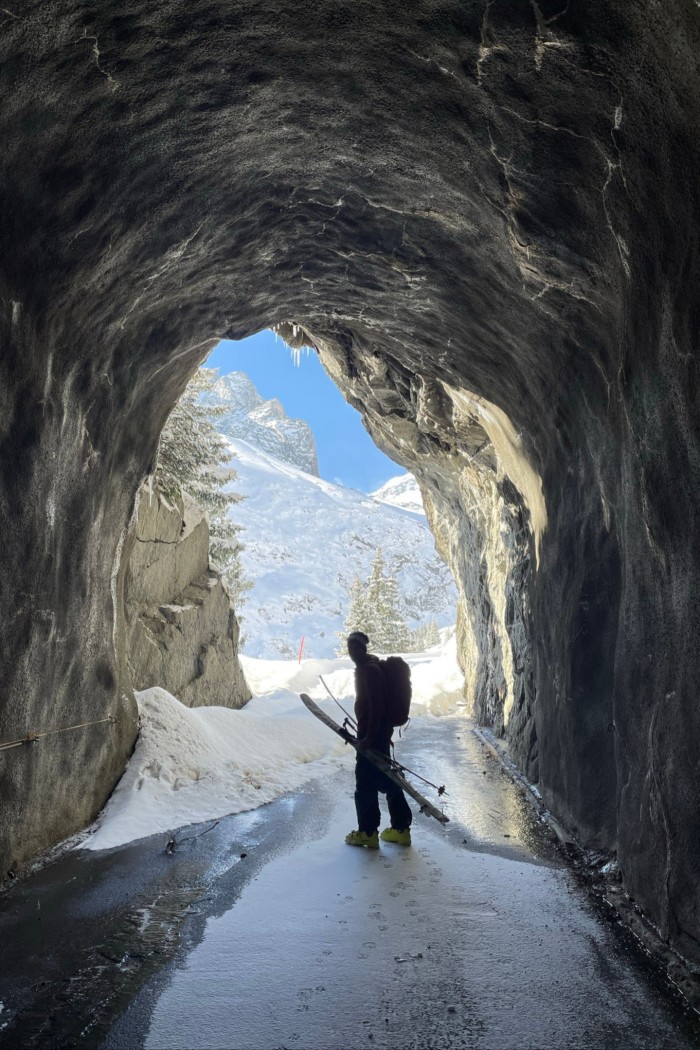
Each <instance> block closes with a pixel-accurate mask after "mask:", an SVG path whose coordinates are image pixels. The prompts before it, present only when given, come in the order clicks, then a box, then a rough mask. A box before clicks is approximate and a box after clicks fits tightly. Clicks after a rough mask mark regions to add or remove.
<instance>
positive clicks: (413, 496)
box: [371, 474, 425, 515]
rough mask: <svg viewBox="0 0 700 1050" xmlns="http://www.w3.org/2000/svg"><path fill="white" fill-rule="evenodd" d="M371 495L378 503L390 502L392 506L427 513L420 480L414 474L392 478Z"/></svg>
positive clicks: (417, 512)
mask: <svg viewBox="0 0 700 1050" xmlns="http://www.w3.org/2000/svg"><path fill="white" fill-rule="evenodd" d="M371 495H372V499H375V500H377V502H378V503H388V504H389V505H390V506H392V507H400V508H401V509H402V510H410V511H412V512H413V513H414V514H423V515H425V510H424V509H423V498H422V496H421V494H420V489H419V488H418V482H417V481H416V479H415V478H414V477H413V475H412V474H400V475H399V476H398V477H396V478H390V479H389V480H388V481H387V482H385V483H384V484H383V485H382V486H381V488H378V489H377V490H376V492H373V493H372V494H371Z"/></svg>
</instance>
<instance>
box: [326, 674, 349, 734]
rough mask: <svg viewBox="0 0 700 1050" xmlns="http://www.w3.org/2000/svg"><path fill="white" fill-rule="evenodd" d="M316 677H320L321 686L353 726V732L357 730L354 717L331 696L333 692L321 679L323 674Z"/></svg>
mask: <svg viewBox="0 0 700 1050" xmlns="http://www.w3.org/2000/svg"><path fill="white" fill-rule="evenodd" d="M318 677H319V678H320V679H321V683H322V685H323V688H324V689H325V690H326V692H327V693H328V695H329V696H330V698H331V700H333V701H334V702H335V703H336V704H338V707H339V708H340V710H341V711H342V712H343V714H344V715H345V717H346V718H347V720H348V722H350V724H351V725H353V726H354V727H355V732H357V722H356V721H355V719H354V718H353V717H352V716H351V715H349V714H348V713H347V711H346V710H345V708H344V707H343V705H342V704H341V703H338V701H337V700H336V699H335V697H334V696H333V693H332V692H331V691H330V689H329V688H328V686H327V685H326V683H325V681H324V679H323V675H319V676H318Z"/></svg>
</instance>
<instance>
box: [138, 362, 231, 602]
mask: <svg viewBox="0 0 700 1050" xmlns="http://www.w3.org/2000/svg"><path fill="white" fill-rule="evenodd" d="M216 378H217V372H216V371H215V370H214V369H211V368H200V369H198V370H197V371H196V372H195V374H194V375H193V377H192V379H191V380H190V382H189V383H188V385H187V387H186V389H185V392H184V393H183V395H182V397H181V398H180V400H179V401H178V403H177V404H176V405H175V407H174V408H173V410H172V412H171V413H170V415H169V416H168V419H167V422H166V424H165V426H164V427H163V431H162V433H161V436H160V445H159V449H158V463H157V468H156V476H157V481H158V484H159V485H160V487H161V488H162V489H163V491H164V492H165V493H166V494H170V495H174V494H175V493H176V492H178V491H180V490H184V491H185V492H187V493H188V495H189V496H191V497H192V499H194V500H195V501H196V502H197V503H198V504H199V505H200V506H201V507H202V509H203V510H204V511H206V513H207V517H208V519H209V550H210V553H211V559H212V562H213V563H214V565H215V566H216V568H217V569H218V570H219V571H220V572H221V574H222V576H223V577H224V580H225V581H226V584H227V587H228V590H229V593H230V595H231V598H232V600H233V601H234V604H235V605H236V606H237V607H238V606H239V605H240V604H241V602H242V600H243V598H244V596H245V594H246V593H247V592H248V591H249V590H250V589H251V587H252V583H251V582H249V581H248V580H246V579H245V578H244V576H243V572H242V569H241V560H240V555H241V551H242V549H243V546H242V544H241V541H240V535H239V534H240V526H238V525H236V523H235V522H234V521H233V520H232V518H231V517H230V515H229V510H230V508H231V507H233V506H234V505H235V504H236V503H238V502H239V501H240V499H241V498H242V497H241V496H239V495H238V493H236V492H234V491H232V489H231V484H232V483H233V482H234V481H235V479H236V471H235V470H234V469H233V468H232V467H230V466H229V465H228V464H229V462H230V460H231V451H230V449H229V446H228V444H227V442H226V440H225V439H224V438H223V437H222V436H221V434H219V433H218V431H217V429H216V425H215V422H216V418H217V416H219V415H221V413H222V411H224V409H223V408H220V407H218V406H214V405H208V404H205V403H204V402H203V401H202V394H204V393H206V392H207V391H209V390H211V388H212V386H213V385H214V383H215V381H216Z"/></svg>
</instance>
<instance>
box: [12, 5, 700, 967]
mask: <svg viewBox="0 0 700 1050" xmlns="http://www.w3.org/2000/svg"><path fill="white" fill-rule="evenodd" d="M0 24H1V26H2V34H1V37H0V75H1V78H2V84H3V104H2V109H1V120H2V142H3V150H2V159H1V161H0V163H1V164H2V180H1V183H0V185H1V190H0V192H1V193H2V202H1V206H0V229H1V241H2V256H1V259H0V331H1V332H2V354H1V355H0V376H1V380H0V392H1V396H2V413H1V414H0V442H1V449H2V450H1V454H0V470H1V477H0V493H1V499H0V514H1V523H2V554H1V555H0V557H1V558H2V568H1V570H0V583H1V587H2V602H1V603H0V606H1V615H2V620H3V624H2V635H1V637H2V657H1V668H2V701H1V704H2V706H1V708H0V742H5V741H13V740H15V739H17V738H22V737H24V736H25V734H26V733H27V732H28V731H30V730H33V731H37V732H38V731H44V730H48V729H54V728H61V727H69V726H74V725H82V726H84V728H83V730H82V731H81V732H79V733H57V734H55V735H54V736H52V737H51V739H50V741H48V740H47V741H44V742H43V743H41V745H39V744H38V743H37V744H36V745H32V746H27V747H23V748H15V749H14V750H7V751H5V752H4V753H3V754H2V756H0V757H1V762H0V797H1V798H2V808H3V820H2V828H1V829H0V843H1V846H0V849H1V853H2V858H3V860H2V877H3V878H5V877H6V876H7V875H8V874H12V873H14V872H17V871H19V870H21V869H22V867H23V866H26V864H27V863H28V862H30V861H31V859H32V858H33V857H35V856H37V855H38V854H39V853H41V852H42V851H44V850H46V849H47V848H49V847H50V846H52V845H53V844H54V843H56V842H58V841H59V840H60V839H63V838H65V837H66V836H68V835H70V834H71V833H73V832H74V831H76V830H77V829H79V828H80V827H82V826H84V825H85V823H86V822H88V821H89V820H90V819H92V817H93V816H94V815H95V813H96V812H97V811H98V810H99V808H100V807H101V805H102V804H103V803H104V800H105V798H106V797H107V796H108V794H109V792H110V791H111V789H112V788H113V786H114V784H115V782H116V780H117V779H118V777H119V775H120V773H121V771H122V770H123V768H124V763H125V761H126V758H127V756H128V755H129V753H130V750H131V748H132V747H133V743H134V740H135V736H136V733H137V730H138V724H137V714H136V705H135V702H134V698H133V690H132V685H131V683H130V681H129V677H128V672H127V668H126V661H125V651H124V650H125V646H124V623H123V608H122V605H123V602H122V597H123V585H124V564H125V560H126V558H127V555H128V550H129V544H130V542H131V540H130V532H129V524H130V521H131V519H132V515H133V513H134V503H135V497H136V492H137V490H138V487H139V484H140V483H141V481H142V479H143V478H144V476H146V475H147V474H148V473H149V472H150V471H151V470H152V469H153V464H154V458H155V455H156V450H157V443H158V436H159V433H160V430H161V428H162V426H163V424H164V421H165V420H166V418H167V416H168V414H169V412H170V410H171V409H172V407H173V405H174V403H175V402H176V400H177V399H178V397H179V395H180V394H181V393H182V391H183V390H184V388H185V385H186V383H187V381H188V379H189V377H190V376H191V375H192V373H193V372H194V370H195V369H196V368H197V367H198V365H199V364H200V363H201V362H203V361H204V360H205V359H206V356H207V354H208V353H209V351H210V349H211V348H212V346H213V345H215V343H216V342H217V341H218V340H219V339H221V338H230V339H239V338H242V337H244V336H246V335H249V334H251V333H253V332H256V331H259V330H261V329H262V328H265V327H268V326H274V327H276V329H277V330H278V331H279V332H280V333H281V334H282V335H283V336H284V337H285V338H286V339H287V340H288V341H289V342H290V343H291V344H292V345H302V344H303V345H308V346H311V347H312V348H313V349H314V351H315V352H317V353H318V354H319V356H320V358H321V361H322V362H323V364H324V366H325V368H326V369H327V371H328V372H329V374H330V375H331V377H332V378H333V379H334V381H335V382H336V384H337V385H338V387H339V388H340V390H341V391H342V393H343V394H344V395H345V397H346V398H347V399H348V400H349V401H350V403H351V404H352V405H354V406H355V407H356V408H357V409H358V410H359V411H360V412H361V413H362V416H363V419H364V422H365V425H366V427H367V428H368V430H369V432H370V434H371V435H372V437H373V438H374V440H375V442H376V443H377V444H378V445H379V447H380V448H382V449H383V450H385V451H386V452H388V453H389V454H390V455H391V456H392V458H394V459H395V460H396V461H397V462H398V463H400V464H401V465H402V466H404V467H405V468H406V469H408V470H409V471H411V472H412V473H413V474H415V476H416V477H417V479H418V481H419V484H420V486H421V491H422V493H423V496H424V500H425V503H426V507H427V513H428V518H429V522H430V524H431V528H432V530H433V532H434V534H435V537H436V541H437V544H438V546H439V549H440V550H441V552H442V553H443V554H444V556H445V558H446V559H447V561H448V562H449V564H450V566H451V568H452V571H453V574H454V577H455V580H456V582H457V584H458V587H459V591H460V603H459V610H458V627H459V650H460V659H461V662H462V665H463V668H464V671H465V690H466V694H467V695H468V696H469V697H470V699H471V700H472V702H473V705H474V711H475V715H476V717H477V719H478V721H479V722H480V723H482V724H484V725H489V726H491V727H493V729H494V731H495V732H497V733H498V734H501V735H504V736H505V737H506V739H507V740H508V742H509V745H510V748H511V751H512V754H513V755H514V757H515V759H516V760H517V762H518V764H519V766H520V768H521V769H522V771H523V772H524V774H525V775H526V776H527V777H528V778H529V779H530V780H531V781H532V782H533V783H535V784H536V785H537V787H538V789H539V791H540V792H541V794H542V797H543V799H544V800H545V803H546V805H547V806H548V807H549V808H550V809H551V811H552V812H553V813H554V814H555V815H556V817H557V818H558V819H559V820H561V821H562V822H564V823H565V825H566V826H567V827H568V828H569V829H571V831H572V833H573V834H574V835H575V836H576V838H577V839H578V841H579V842H581V843H582V844H583V845H585V846H586V847H589V848H594V849H598V850H602V851H606V852H608V853H610V854H614V855H616V857H617V860H618V863H619V866H620V870H621V872H622V877H623V880H624V884H625V887H626V889H627V891H628V893H629V894H630V896H631V897H632V898H633V899H634V900H635V901H636V902H637V903H638V905H639V906H640V907H641V908H642V910H643V911H644V912H645V914H647V915H648V916H649V918H650V919H651V921H652V922H653V923H654V924H655V925H656V926H657V927H658V929H659V930H660V932H661V934H662V937H663V938H664V939H665V940H668V941H670V942H671V943H672V944H673V945H674V946H675V947H676V948H677V950H678V951H679V952H681V953H682V954H683V955H684V956H685V957H686V958H689V959H691V960H693V961H694V962H696V963H697V962H698V961H700V941H699V939H700V914H699V911H698V899H699V896H698V871H699V870H700V846H699V843H700V834H699V831H700V828H699V827H698V789H699V787H700V783H699V774H698V769H699V766H698V740H699V739H700V706H699V705H698V702H697V696H696V693H697V680H698V670H699V669H700V655H699V649H698V645H697V635H698V629H699V627H700V622H699V621H700V609H699V606H698V599H697V593H698V582H699V579H700V530H699V529H698V514H699V513H700V488H699V487H698V480H699V465H700V433H699V430H698V419H699V418H700V414H699V408H698V403H697V402H698V372H697V340H698V328H699V323H700V300H699V299H698V295H697V287H698V278H699V270H700V258H699V255H698V229H699V228H700V215H699V211H700V192H699V190H698V182H697V172H698V170H700V156H699V154H700V142H699V141H698V137H697V134H696V131H695V129H696V128H697V126H698V117H699V116H700V97H699V91H698V84H699V83H700V81H699V79H698V75H697V74H698V70H697V66H698V61H699V58H698V56H700V9H699V8H698V5H697V3H694V2H692V0H669V2H668V3H666V4H664V5H659V4H657V3H652V2H651V0H634V2H631V3H630V2H624V3H623V2H622V0H608V2H606V3H603V2H602V0H592V2H591V3H588V4H586V5H575V4H571V3H566V2H565V0H530V2H526V0H485V2H484V0H479V2H476V0H461V2H457V0H417V2H415V3H412V4H399V3H395V2H393V0H385V2H381V3H377V2H370V0H358V2H356V3H354V4H339V3H337V2H333V0H316V2H315V3H313V4H311V3H308V2H300V3H296V4H286V3H282V2H280V0H256V2H255V3H253V2H250V0H235V2H228V3H227V2H223V0H196V2H192V0H160V2H158V3H155V2H152V0H124V2H122V3H120V4H111V3H107V2H106V0H99V2H97V3H88V2H87V0H82V2H80V0H53V2H52V3H51V4H46V3H39V2H38V0H24V2H23V3H22V4H13V3H9V4H8V6H7V7H5V8H3V9H2V11H0Z"/></svg>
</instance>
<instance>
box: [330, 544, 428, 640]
mask: <svg viewBox="0 0 700 1050" xmlns="http://www.w3.org/2000/svg"><path fill="white" fill-rule="evenodd" d="M351 631H364V632H365V634H366V635H368V636H369V640H370V646H371V648H372V649H374V650H375V651H377V652H380V653H404V652H407V651H408V650H409V648H410V643H411V632H410V631H409V629H408V627H407V625H406V621H405V620H404V618H403V616H402V615H401V611H400V600H399V585H398V582H397V581H396V579H395V578H394V577H392V576H389V575H388V573H387V572H386V571H385V563H384V555H383V554H382V550H381V547H378V548H377V553H376V555H375V557H374V562H373V563H372V569H371V572H370V575H369V579H368V580H367V581H366V582H365V583H363V581H362V580H361V579H360V577H359V576H358V577H356V578H355V579H354V580H353V582H352V584H351V586H350V607H349V609H348V615H347V617H346V619H345V624H344V633H343V634H339V635H338V637H339V639H340V640H341V644H340V646H339V648H338V653H339V655H344V654H345V652H346V648H345V639H346V638H347V635H348V634H349V633H350V632H351Z"/></svg>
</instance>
